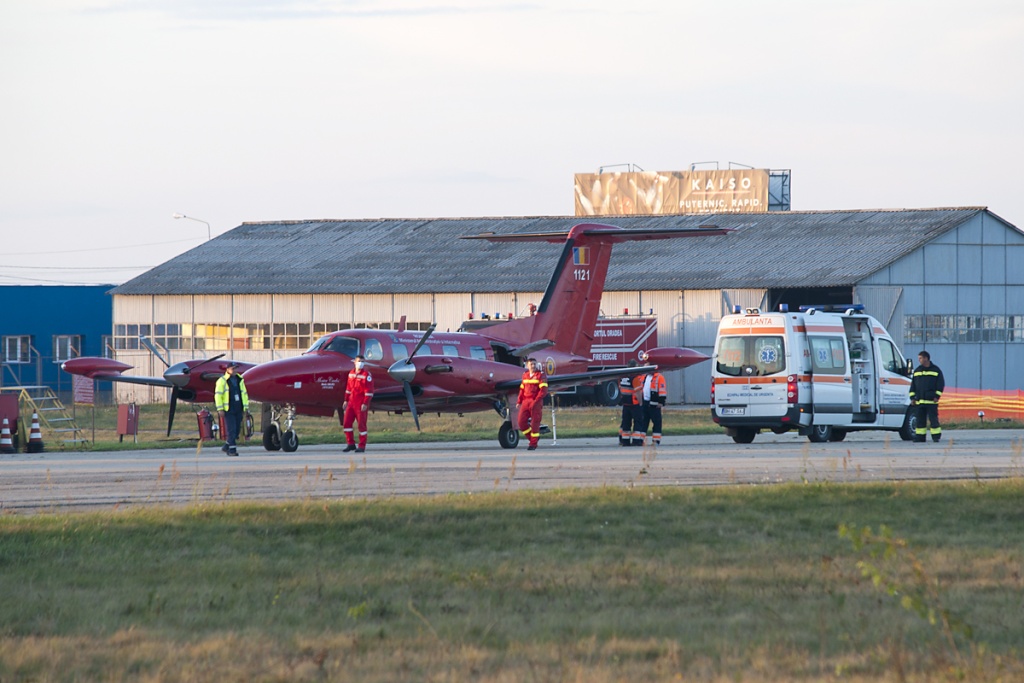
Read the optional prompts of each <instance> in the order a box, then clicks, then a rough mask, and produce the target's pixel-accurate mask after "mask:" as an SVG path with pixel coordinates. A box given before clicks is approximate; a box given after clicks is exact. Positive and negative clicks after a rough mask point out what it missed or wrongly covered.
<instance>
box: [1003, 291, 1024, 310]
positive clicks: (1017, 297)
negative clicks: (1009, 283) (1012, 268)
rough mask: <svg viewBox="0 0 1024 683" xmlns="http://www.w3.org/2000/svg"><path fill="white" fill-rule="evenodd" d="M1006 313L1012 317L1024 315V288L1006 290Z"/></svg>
mask: <svg viewBox="0 0 1024 683" xmlns="http://www.w3.org/2000/svg"><path fill="white" fill-rule="evenodd" d="M1006 312H1007V314H1011V315H1024V287H1007V288H1006Z"/></svg>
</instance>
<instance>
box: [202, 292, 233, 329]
mask: <svg viewBox="0 0 1024 683" xmlns="http://www.w3.org/2000/svg"><path fill="white" fill-rule="evenodd" d="M193 305H194V307H195V309H194V310H195V322H196V323H199V324H203V323H221V324H227V323H228V322H230V321H231V297H230V296H223V295H216V296H213V295H210V296H205V295H204V296H196V297H195V298H194V300H193Z"/></svg>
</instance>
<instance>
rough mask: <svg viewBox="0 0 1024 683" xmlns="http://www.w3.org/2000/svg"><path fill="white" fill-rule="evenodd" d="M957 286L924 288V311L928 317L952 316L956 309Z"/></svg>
mask: <svg viewBox="0 0 1024 683" xmlns="http://www.w3.org/2000/svg"><path fill="white" fill-rule="evenodd" d="M956 290H957V288H956V286H955V285H931V286H930V287H925V288H924V310H923V311H922V312H923V313H925V314H926V315H939V314H952V313H956V311H955V310H953V309H954V308H955V307H956Z"/></svg>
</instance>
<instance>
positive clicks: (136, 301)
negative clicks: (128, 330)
mask: <svg viewBox="0 0 1024 683" xmlns="http://www.w3.org/2000/svg"><path fill="white" fill-rule="evenodd" d="M152 321H153V297H151V296H123V295H122V296H115V297H114V324H115V325H117V324H118V323H150V322H152Z"/></svg>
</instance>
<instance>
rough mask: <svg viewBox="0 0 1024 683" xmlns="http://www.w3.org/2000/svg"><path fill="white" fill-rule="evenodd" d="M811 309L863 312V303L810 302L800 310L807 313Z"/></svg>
mask: <svg viewBox="0 0 1024 683" xmlns="http://www.w3.org/2000/svg"><path fill="white" fill-rule="evenodd" d="M812 309H813V310H815V311H824V312H835V311H842V312H843V313H863V312H864V304H812V305H806V306H801V307H800V312H801V313H807V312H808V311H810V310H812Z"/></svg>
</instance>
